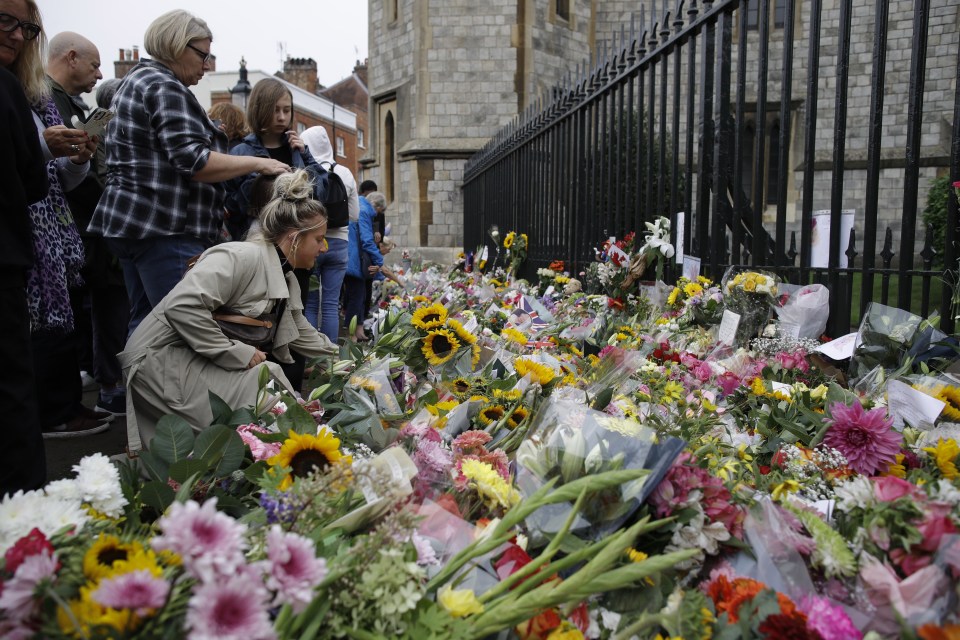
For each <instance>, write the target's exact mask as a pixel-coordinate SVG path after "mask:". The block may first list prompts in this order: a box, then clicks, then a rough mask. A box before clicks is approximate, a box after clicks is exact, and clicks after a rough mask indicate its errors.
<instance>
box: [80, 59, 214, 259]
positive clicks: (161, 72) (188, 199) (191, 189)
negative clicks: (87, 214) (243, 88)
mask: <svg viewBox="0 0 960 640" xmlns="http://www.w3.org/2000/svg"><path fill="white" fill-rule="evenodd" d="M111 107H112V109H113V111H114V112H115V113H116V117H114V118H113V120H111V121H110V124H109V125H108V126H107V134H106V141H105V145H106V151H107V158H106V162H107V168H108V170H109V175H108V177H107V186H106V189H105V191H104V193H103V197H102V198H101V199H100V204H99V205H98V206H97V210H96V212H95V213H94V215H93V219H92V220H91V222H90V227H89V231H90V232H91V233H97V234H100V235H102V236H104V237H107V238H128V239H143V238H151V237H157V236H167V235H174V234H188V235H191V236H194V237H196V238H200V239H208V240H215V239H216V238H217V237H218V236H219V233H220V227H221V225H222V223H223V199H224V188H223V186H222V185H220V184H206V183H202V182H195V181H194V180H192V179H191V178H192V176H193V175H194V174H195V173H196V172H197V171H199V170H201V169H202V168H203V167H204V166H205V165H206V164H207V160H208V159H209V157H210V152H211V151H219V152H221V153H226V151H227V137H226V135H225V134H224V133H223V132H222V131H220V130H219V129H217V128H216V127H214V125H213V123H212V122H211V121H210V118H209V117H208V116H207V114H206V112H205V111H204V110H203V107H201V106H200V103H199V102H197V99H196V98H195V97H194V95H193V93H191V92H190V90H189V89H188V88H187V87H186V85H184V84H183V83H182V82H180V81H179V80H178V79H177V78H176V76H174V75H173V72H172V71H171V70H170V69H168V68H167V67H165V66H164V65H162V64H160V63H158V62H155V61H153V60H145V61H142V62H141V63H140V64H138V65H137V66H136V67H134V68H133V69H132V70H131V71H130V73H129V74H127V77H126V78H125V79H124V81H123V84H122V85H121V86H120V89H119V91H118V92H117V95H116V96H115V97H114V100H113V104H112V105H111Z"/></svg>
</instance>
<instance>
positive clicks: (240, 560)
mask: <svg viewBox="0 0 960 640" xmlns="http://www.w3.org/2000/svg"><path fill="white" fill-rule="evenodd" d="M157 525H158V526H159V527H160V530H161V531H162V532H163V535H160V536H157V537H156V538H154V539H153V543H152V544H153V548H154V549H156V550H157V551H173V552H174V553H176V554H178V555H179V556H180V557H181V558H182V560H183V566H184V568H186V570H187V573H189V574H190V575H191V576H192V577H194V578H198V579H199V580H201V581H203V582H209V581H211V580H216V579H217V578H219V577H222V576H228V575H233V574H234V573H235V572H236V570H237V568H238V567H240V566H242V565H243V564H244V562H245V561H244V557H243V551H244V548H245V546H246V542H245V540H244V537H243V536H244V533H245V532H246V525H243V524H241V523H239V522H237V521H236V520H234V519H233V518H231V517H230V516H228V515H227V514H225V513H219V512H218V511H217V499H216V498H211V499H210V500H207V501H206V502H205V503H204V504H203V506H200V505H199V504H197V503H196V502H194V501H193V500H190V501H188V502H186V503H183V504H181V503H179V502H175V503H173V504H172V505H171V506H170V510H169V511H168V512H167V514H166V515H165V516H164V517H163V518H161V519H160V521H159V522H158V523H157Z"/></svg>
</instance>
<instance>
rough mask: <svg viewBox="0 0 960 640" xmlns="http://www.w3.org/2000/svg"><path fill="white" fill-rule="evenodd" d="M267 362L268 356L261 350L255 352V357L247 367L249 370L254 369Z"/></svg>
mask: <svg viewBox="0 0 960 640" xmlns="http://www.w3.org/2000/svg"><path fill="white" fill-rule="evenodd" d="M266 360H267V354H265V353H264V352H263V351H260V349H257V350H256V351H254V352H253V357H252V358H250V364H248V365H247V369H253V368H254V367H255V366H257V365H258V364H262V363H264V362H266Z"/></svg>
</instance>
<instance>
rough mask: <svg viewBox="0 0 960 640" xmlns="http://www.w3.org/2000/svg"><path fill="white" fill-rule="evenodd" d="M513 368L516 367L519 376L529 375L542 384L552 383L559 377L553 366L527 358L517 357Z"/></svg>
mask: <svg viewBox="0 0 960 640" xmlns="http://www.w3.org/2000/svg"><path fill="white" fill-rule="evenodd" d="M513 368H514V369H516V371H517V375H518V376H520V377H521V378H525V377H526V376H528V375H529V376H530V378H531V379H532V380H533V381H534V382H539V383H540V386H546V385H548V384H550V383H551V382H553V379H554V378H556V377H557V373H556V371H554V370H553V369H552V368H550V367H548V366H547V365H545V364H541V363H539V362H534V361H533V360H528V359H527V358H517V359H516V361H514V363H513Z"/></svg>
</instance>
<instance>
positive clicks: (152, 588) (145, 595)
mask: <svg viewBox="0 0 960 640" xmlns="http://www.w3.org/2000/svg"><path fill="white" fill-rule="evenodd" d="M169 593H170V584H169V583H168V582H167V581H166V580H164V579H163V578H157V577H154V576H153V574H151V573H150V572H149V571H147V570H146V569H142V570H140V571H131V572H130V573H122V574H120V575H117V576H113V577H111V578H104V579H103V580H101V581H100V585H99V586H98V587H97V589H96V591H94V592H93V593H92V594H90V595H91V597H92V598H93V599H94V600H95V601H96V602H98V603H100V604H101V605H102V606H104V607H109V608H111V609H133V610H134V611H136V613H137V615H138V616H146V615H149V611H150V610H151V609H159V608H160V607H162V606H163V605H164V604H165V603H166V601H167V594H169Z"/></svg>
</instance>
